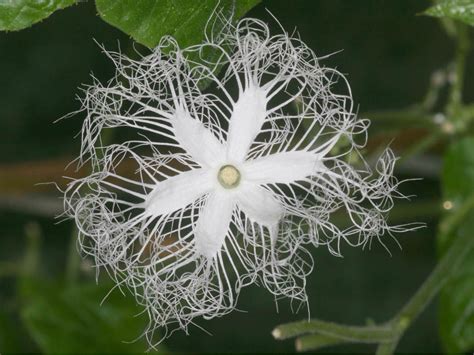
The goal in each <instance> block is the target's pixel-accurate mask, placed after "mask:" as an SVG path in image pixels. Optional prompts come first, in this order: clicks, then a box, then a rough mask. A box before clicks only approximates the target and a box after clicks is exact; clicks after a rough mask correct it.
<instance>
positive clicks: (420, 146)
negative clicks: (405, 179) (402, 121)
mask: <svg viewBox="0 0 474 355" xmlns="http://www.w3.org/2000/svg"><path fill="white" fill-rule="evenodd" d="M442 136H443V133H442V132H440V131H436V132H432V133H430V134H429V135H427V136H426V137H423V138H422V139H420V140H419V141H417V142H416V143H415V144H413V145H412V146H410V147H409V148H408V149H407V150H406V151H405V152H404V153H403V157H402V158H401V159H400V160H399V162H400V163H401V162H403V161H406V160H407V159H410V158H412V157H413V156H415V155H418V154H420V153H423V152H425V151H427V150H428V149H429V148H431V147H432V146H433V145H435V144H436V143H438V141H439V140H440V138H441V137H442Z"/></svg>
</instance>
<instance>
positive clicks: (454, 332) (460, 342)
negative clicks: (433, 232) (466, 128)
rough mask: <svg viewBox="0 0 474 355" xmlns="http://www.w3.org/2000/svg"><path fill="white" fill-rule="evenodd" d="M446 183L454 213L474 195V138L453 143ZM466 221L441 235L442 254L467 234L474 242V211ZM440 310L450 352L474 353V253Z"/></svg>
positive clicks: (447, 291)
mask: <svg viewBox="0 0 474 355" xmlns="http://www.w3.org/2000/svg"><path fill="white" fill-rule="evenodd" d="M442 182H443V194H444V198H445V200H449V201H451V202H452V203H453V211H455V210H456V208H458V207H460V206H461V205H462V204H463V203H464V202H465V201H466V200H467V199H468V198H470V197H471V196H472V195H473V194H474V137H468V138H463V139H461V140H459V141H457V142H455V143H453V144H452V145H451V147H450V148H449V150H448V151H447V152H446V155H445V157H444V167H443V175H442ZM446 218H449V214H448V215H447V216H446ZM464 221H465V222H464V223H463V224H462V225H461V226H459V227H458V228H457V230H455V231H454V232H453V233H451V234H450V235H445V234H443V233H440V234H439V235H438V245H439V250H440V253H441V254H443V253H444V252H445V251H446V250H447V248H448V247H449V246H450V244H451V242H452V241H453V240H454V239H455V238H457V237H459V236H461V235H463V234H465V233H471V234H472V238H474V211H473V210H472V209H471V210H469V212H468V215H467V216H465V218H464ZM439 307H440V308H439V311H440V312H439V321H440V324H439V326H440V334H441V339H442V341H443V344H444V346H445V348H446V351H447V352H449V353H460V352H465V351H470V350H472V349H474V251H470V252H469V255H468V256H467V257H466V258H465V263H464V264H463V265H461V266H460V267H459V268H458V270H456V271H455V274H454V275H453V277H452V278H451V279H450V280H449V282H448V283H447V284H446V285H445V286H444V288H443V290H442V291H441V294H440V302H439Z"/></svg>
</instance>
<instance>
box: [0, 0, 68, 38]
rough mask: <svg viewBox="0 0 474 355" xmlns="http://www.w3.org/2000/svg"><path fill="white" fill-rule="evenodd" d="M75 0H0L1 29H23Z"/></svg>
mask: <svg viewBox="0 0 474 355" xmlns="http://www.w3.org/2000/svg"><path fill="white" fill-rule="evenodd" d="M75 2H76V0H0V30H2V31H18V30H22V29H24V28H27V27H30V26H31V25H33V24H35V23H37V22H39V21H41V20H43V19H45V18H46V17H48V16H49V15H51V14H52V13H53V12H55V11H57V10H61V9H64V8H65V7H68V6H71V5H73V4H74V3H75Z"/></svg>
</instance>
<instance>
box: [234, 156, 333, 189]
mask: <svg viewBox="0 0 474 355" xmlns="http://www.w3.org/2000/svg"><path fill="white" fill-rule="evenodd" d="M321 158H322V155H321V154H315V153H311V152H306V151H294V152H283V153H276V154H271V155H268V156H266V157H262V158H258V159H255V160H249V161H246V162H245V163H244V164H243V165H242V168H241V169H242V175H243V176H244V178H245V179H246V181H250V182H253V183H256V184H272V183H283V184H288V183H291V182H293V181H296V180H302V179H304V178H305V177H307V176H310V175H313V174H314V173H315V172H318V171H323V170H325V167H324V165H323V163H322V161H321Z"/></svg>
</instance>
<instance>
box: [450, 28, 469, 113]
mask: <svg viewBox="0 0 474 355" xmlns="http://www.w3.org/2000/svg"><path fill="white" fill-rule="evenodd" d="M456 34H457V47H456V58H455V71H454V76H453V82H452V86H451V91H450V93H449V101H448V106H447V109H446V112H447V113H448V115H449V116H453V117H451V119H454V120H455V119H456V112H457V110H458V109H459V108H460V106H461V105H462V91H463V86H464V71H465V68H466V56H467V53H468V51H469V33H468V28H467V26H465V25H463V24H456Z"/></svg>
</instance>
